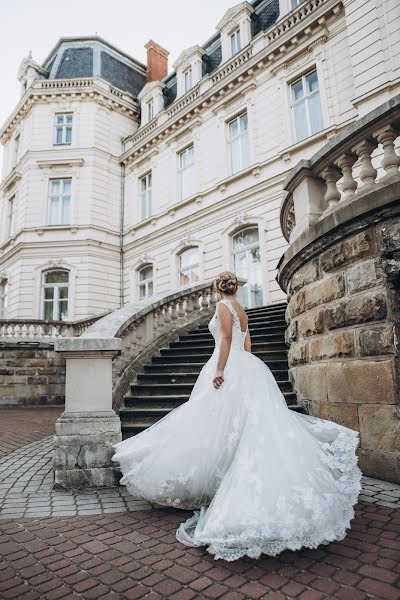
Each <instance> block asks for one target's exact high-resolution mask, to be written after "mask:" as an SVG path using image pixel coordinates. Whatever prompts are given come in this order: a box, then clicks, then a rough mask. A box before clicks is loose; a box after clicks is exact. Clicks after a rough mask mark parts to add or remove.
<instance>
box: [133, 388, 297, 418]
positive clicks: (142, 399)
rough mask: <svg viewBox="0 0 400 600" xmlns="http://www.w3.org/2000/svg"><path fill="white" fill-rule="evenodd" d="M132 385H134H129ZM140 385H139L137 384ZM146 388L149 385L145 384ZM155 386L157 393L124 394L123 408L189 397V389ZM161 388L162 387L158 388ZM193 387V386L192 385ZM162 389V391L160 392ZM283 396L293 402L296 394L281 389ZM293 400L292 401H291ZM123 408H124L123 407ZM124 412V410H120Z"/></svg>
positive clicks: (158, 403)
mask: <svg viewBox="0 0 400 600" xmlns="http://www.w3.org/2000/svg"><path fill="white" fill-rule="evenodd" d="M131 387H134V386H131ZM138 387H141V386H138ZM146 387H147V388H148V387H149V386H146ZM154 387H155V388H157V387H158V389H159V393H158V394H156V393H154V394H152V393H151V391H150V392H148V393H147V395H142V394H137V390H136V389H135V390H134V393H132V395H129V396H125V408H126V407H144V408H146V407H157V406H170V403H173V402H179V404H182V403H183V402H186V401H187V400H189V398H190V393H191V390H190V391H189V392H186V393H184V392H183V389H180V390H179V392H178V391H177V389H175V393H174V394H171V395H169V394H168V392H167V391H166V390H165V386H154ZM160 388H163V389H160ZM176 388H179V386H176ZM192 388H193V386H192ZM163 391H164V393H162V392H163ZM282 394H283V396H284V397H285V400H286V403H287V404H295V400H296V394H295V393H294V392H293V391H288V392H286V391H283V392H282ZM293 400H294V401H293ZM124 410H125V409H124ZM122 412H124V411H122Z"/></svg>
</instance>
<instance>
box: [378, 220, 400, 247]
mask: <svg viewBox="0 0 400 600" xmlns="http://www.w3.org/2000/svg"><path fill="white" fill-rule="evenodd" d="M378 234H379V238H380V242H381V252H382V253H384V254H386V253H388V252H396V251H398V250H400V219H399V217H395V218H393V219H388V220H387V221H385V222H384V223H383V224H381V225H379V226H378Z"/></svg>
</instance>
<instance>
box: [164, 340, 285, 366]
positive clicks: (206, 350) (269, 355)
mask: <svg viewBox="0 0 400 600" xmlns="http://www.w3.org/2000/svg"><path fill="white" fill-rule="evenodd" d="M268 347H269V346H268V344H262V345H260V346H258V347H253V346H252V354H255V355H256V356H258V357H259V358H261V360H265V361H268V359H281V360H283V359H285V358H287V349H284V348H283V347H282V349H277V350H268V349H267V348H268ZM213 351H214V346H210V347H197V346H193V347H192V348H190V349H188V348H161V350H160V354H161V356H162V357H163V358H176V357H178V356H179V360H180V361H182V362H190V361H192V360H193V361H195V360H198V359H200V358H201V360H204V362H206V361H207V360H208V359H209V358H210V357H211V355H212V353H213Z"/></svg>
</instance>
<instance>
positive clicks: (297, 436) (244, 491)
mask: <svg viewBox="0 0 400 600" xmlns="http://www.w3.org/2000/svg"><path fill="white" fill-rule="evenodd" d="M217 356H218V353H217V350H215V351H214V353H213V355H212V357H211V358H210V359H209V361H208V362H207V363H206V364H205V365H204V367H203V368H202V370H201V372H200V374H199V377H198V379H197V381H196V383H195V386H194V388H193V390H192V393H191V396H190V398H189V400H188V401H187V402H186V403H185V404H182V405H181V406H179V407H178V408H175V409H174V410H172V411H171V412H170V413H168V414H167V415H166V416H165V417H163V418H162V419H161V420H159V421H157V422H156V423H154V424H153V425H152V426H151V427H149V428H148V429H146V430H145V431H143V432H141V433H139V434H137V435H136V436H134V437H132V438H129V439H127V440H124V441H122V442H119V443H117V444H115V445H114V448H115V450H116V452H115V454H114V456H113V460H114V461H118V462H119V463H120V467H121V471H122V474H123V477H122V479H121V482H120V483H121V484H123V485H126V487H127V489H128V491H129V492H130V493H131V494H132V495H133V496H135V497H140V498H145V499H147V500H148V501H150V502H152V503H155V504H158V505H163V506H173V507H176V508H181V509H189V510H193V511H194V513H193V515H192V516H191V517H189V518H188V519H187V520H186V521H185V522H183V523H181V524H180V526H179V528H178V529H177V532H176V537H177V539H178V540H179V541H180V542H181V543H182V544H185V545H187V546H206V547H207V551H208V552H209V553H211V554H213V555H214V558H215V559H218V558H222V559H225V560H228V561H230V560H236V559H238V558H240V557H241V556H245V555H247V556H249V557H251V558H258V557H259V556H260V555H261V554H267V555H270V556H275V555H277V554H279V553H280V552H282V551H283V550H285V549H290V550H297V549H300V548H302V547H307V548H316V547H318V546H319V545H320V544H327V543H329V542H331V541H333V540H340V539H343V538H344V537H345V535H346V529H347V528H349V527H350V521H351V519H352V518H353V517H354V504H355V503H356V501H357V498H358V494H359V492H360V490H361V475H362V473H361V471H360V469H359V467H358V458H357V454H356V449H357V445H358V442H359V434H358V432H357V431H353V430H352V429H349V428H347V427H344V426H342V425H339V424H337V423H335V422H332V421H328V420H325V419H319V418H317V417H311V416H309V415H302V414H299V413H296V412H294V411H292V410H289V409H288V408H287V406H286V402H285V399H284V396H283V395H282V393H281V391H280V389H279V387H278V385H277V383H276V381H275V378H274V376H273V375H272V373H271V371H270V370H269V368H268V367H267V366H266V365H265V364H264V363H263V362H262V361H261V360H260V359H259V358H257V357H256V356H255V355H253V354H251V353H249V352H245V351H244V350H236V349H232V348H231V351H230V354H229V357H228V362H227V365H226V368H225V381H224V383H223V385H222V386H221V388H220V389H218V390H216V389H215V388H214V387H213V385H212V379H213V377H214V374H215V368H216V362H217Z"/></svg>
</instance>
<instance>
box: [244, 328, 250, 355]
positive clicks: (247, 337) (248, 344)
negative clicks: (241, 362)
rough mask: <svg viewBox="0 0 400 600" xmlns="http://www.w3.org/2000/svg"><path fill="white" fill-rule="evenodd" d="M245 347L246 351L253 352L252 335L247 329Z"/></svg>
mask: <svg viewBox="0 0 400 600" xmlns="http://www.w3.org/2000/svg"><path fill="white" fill-rule="evenodd" d="M244 349H245V350H246V352H251V337H250V331H249V330H247V334H246V337H245V340H244Z"/></svg>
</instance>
